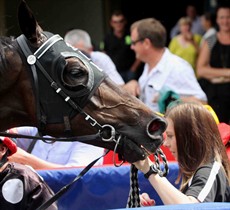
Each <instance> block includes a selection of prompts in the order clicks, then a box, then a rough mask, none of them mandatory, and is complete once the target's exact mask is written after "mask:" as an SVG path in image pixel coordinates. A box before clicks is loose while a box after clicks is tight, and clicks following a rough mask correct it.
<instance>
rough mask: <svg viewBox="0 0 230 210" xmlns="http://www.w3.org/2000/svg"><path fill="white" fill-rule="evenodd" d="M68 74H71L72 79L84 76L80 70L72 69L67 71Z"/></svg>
mask: <svg viewBox="0 0 230 210" xmlns="http://www.w3.org/2000/svg"><path fill="white" fill-rule="evenodd" d="M69 74H71V76H72V77H75V78H79V77H82V76H83V75H84V72H83V71H82V69H76V68H74V69H70V70H69Z"/></svg>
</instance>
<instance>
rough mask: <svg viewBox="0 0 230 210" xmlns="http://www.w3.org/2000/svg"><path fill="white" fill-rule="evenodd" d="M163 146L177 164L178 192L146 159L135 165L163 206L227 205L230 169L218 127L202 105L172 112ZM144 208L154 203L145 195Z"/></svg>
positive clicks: (188, 105) (183, 105) (182, 106)
mask: <svg viewBox="0 0 230 210" xmlns="http://www.w3.org/2000/svg"><path fill="white" fill-rule="evenodd" d="M165 117H166V119H167V121H168V127H167V130H166V134H167V138H166V139H165V142H164V145H165V146H166V147H168V148H169V150H170V151H171V153H172V154H173V155H174V157H175V159H176V160H177V161H178V164H179V170H180V173H179V174H180V175H179V177H178V181H181V187H180V189H179V190H178V189H177V188H175V187H174V186H173V185H172V184H171V183H170V182H169V181H168V180H167V178H165V177H160V176H159V175H158V174H157V173H156V172H155V170H154V165H153V163H152V162H151V161H150V160H149V159H148V158H147V159H145V160H143V161H138V162H136V163H134V165H135V166H136V167H137V168H138V169H139V170H141V171H142V172H143V173H144V174H145V177H146V178H148V180H149V182H150V183H151V185H152V186H153V187H154V189H155V190H156V191H157V193H158V194H159V196H160V198H161V199H162V202H163V203H164V204H184V203H199V202H225V201H227V195H226V194H227V192H228V189H229V182H230V165H229V160H228V157H227V154H226V150H225V147H224V145H223V143H222V140H221V137H220V133H219V131H218V127H217V124H216V122H215V120H214V118H213V117H212V115H211V113H210V112H209V111H208V110H207V109H206V108H205V107H204V106H203V105H201V104H195V103H181V104H178V105H175V106H173V107H171V108H169V109H168V110H167V112H166V114H165ZM141 200H142V205H148V204H153V203H154V201H153V200H152V199H150V198H149V197H148V195H147V194H146V193H145V194H144V195H142V196H141Z"/></svg>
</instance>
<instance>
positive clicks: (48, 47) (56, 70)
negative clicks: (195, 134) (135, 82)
mask: <svg viewBox="0 0 230 210" xmlns="http://www.w3.org/2000/svg"><path fill="white" fill-rule="evenodd" d="M18 20H19V25H20V28H21V31H22V35H21V36H20V37H18V38H17V39H13V38H9V37H8V38H7V37H5V38H1V40H0V98H1V99H0V130H1V131H4V130H6V129H9V128H12V127H17V126H25V125H27V126H35V127H38V128H39V130H40V131H41V132H42V133H43V134H47V135H51V136H54V137H65V136H66V135H67V133H68V135H71V136H73V137H77V136H83V135H89V134H95V133H98V132H99V133H100V136H99V138H96V139H94V140H91V141H87V142H86V143H88V144H92V145H97V146H100V147H103V148H107V149H111V150H114V147H115V146H117V149H116V152H118V153H119V154H120V155H121V156H122V157H123V158H124V160H127V161H129V162H131V163H132V162H134V161H137V160H140V159H143V158H144V157H145V156H146V155H147V154H148V153H154V152H155V151H156V149H157V148H159V146H160V145H161V144H162V141H163V139H162V133H163V132H164V130H165V128H166V123H165V120H164V119H163V118H162V117H160V116H159V115H157V114H156V113H153V112H152V111H151V110H150V109H149V108H148V107H147V106H145V104H143V103H142V102H141V101H140V100H138V99H137V98H135V97H133V96H131V95H129V94H128V93H127V92H125V91H124V90H123V89H122V88H121V87H118V86H117V85H115V84H114V83H113V82H112V81H111V80H110V79H109V78H108V77H107V76H106V75H105V74H104V73H103V72H102V71H101V70H100V69H98V68H97V67H96V66H95V65H94V64H93V63H92V62H91V61H90V60H89V59H87V58H86V57H85V56H84V55H83V54H81V53H80V52H79V51H78V50H73V49H72V48H70V47H69V46H67V45H66V43H65V42H64V41H63V40H62V38H61V37H60V36H59V35H53V34H51V33H48V32H44V31H43V30H42V28H41V27H40V26H39V25H38V23H37V21H36V19H35V17H34V15H33V13H32V11H31V10H30V9H29V8H28V6H27V4H26V3H25V2H24V1H21V2H20V4H19V8H18ZM118 140H119V142H118Z"/></svg>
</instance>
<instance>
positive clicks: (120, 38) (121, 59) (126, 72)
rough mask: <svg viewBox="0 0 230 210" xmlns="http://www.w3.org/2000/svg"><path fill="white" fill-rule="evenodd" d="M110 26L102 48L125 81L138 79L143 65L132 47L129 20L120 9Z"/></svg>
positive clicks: (113, 15) (114, 14)
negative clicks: (128, 26)
mask: <svg viewBox="0 0 230 210" xmlns="http://www.w3.org/2000/svg"><path fill="white" fill-rule="evenodd" d="M110 26H111V31H110V32H109V33H108V34H107V35H106V36H105V37H104V40H103V42H101V44H100V50H102V51H103V52H105V53H106V54H107V55H109V57H110V58H111V59H112V61H113V62H114V64H115V66H116V68H117V70H118V72H119V73H120V74H121V76H122V78H123V79H124V81H125V82H128V81H129V80H131V79H137V78H138V77H139V75H140V72H139V71H141V67H143V66H142V65H141V64H142V63H141V61H139V60H137V59H136V58H135V53H134V52H133V51H132V50H131V48H130V46H131V38H130V34H129V29H128V28H127V27H126V26H127V20H126V18H125V16H124V14H123V13H122V12H121V11H120V10H116V11H114V12H113V13H112V16H111V19H110Z"/></svg>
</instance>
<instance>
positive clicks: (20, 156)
mask: <svg viewBox="0 0 230 210" xmlns="http://www.w3.org/2000/svg"><path fill="white" fill-rule="evenodd" d="M8 159H9V162H16V163H21V164H24V165H29V166H31V167H33V168H34V169H36V170H37V169H53V168H61V167H65V166H64V165H59V164H55V163H50V162H48V161H45V160H42V159H40V158H38V157H36V156H34V155H32V154H30V153H28V152H26V151H24V150H23V149H21V148H19V147H18V150H17V152H16V153H15V154H14V155H12V156H9V157H8Z"/></svg>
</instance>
